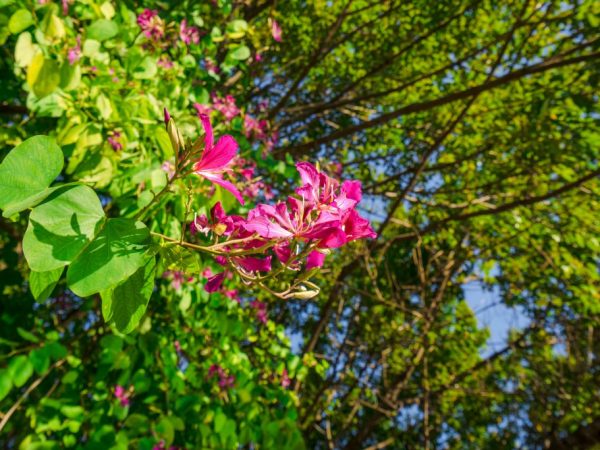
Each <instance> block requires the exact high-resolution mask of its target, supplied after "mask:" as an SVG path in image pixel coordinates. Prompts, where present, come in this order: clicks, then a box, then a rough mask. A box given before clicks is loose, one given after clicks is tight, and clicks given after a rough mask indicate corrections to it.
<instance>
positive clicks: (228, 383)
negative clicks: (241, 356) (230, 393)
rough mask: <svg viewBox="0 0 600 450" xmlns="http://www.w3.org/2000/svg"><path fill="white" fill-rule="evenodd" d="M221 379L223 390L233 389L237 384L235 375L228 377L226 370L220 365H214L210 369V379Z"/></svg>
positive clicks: (220, 384)
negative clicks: (215, 377)
mask: <svg viewBox="0 0 600 450" xmlns="http://www.w3.org/2000/svg"><path fill="white" fill-rule="evenodd" d="M215 375H216V376H217V377H218V378H219V382H218V384H219V387H220V388H221V389H228V388H231V387H233V385H234V383H235V377H234V376H233V375H227V373H225V370H223V368H222V367H221V366H219V365H218V364H213V365H211V366H210V367H209V369H208V378H213V377H214V376H215Z"/></svg>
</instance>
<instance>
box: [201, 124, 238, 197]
mask: <svg viewBox="0 0 600 450" xmlns="http://www.w3.org/2000/svg"><path fill="white" fill-rule="evenodd" d="M200 120H201V121H202V125H203V127H204V131H205V133H206V137H205V138H204V151H203V152H202V156H201V157H200V160H199V161H197V162H196V163H195V164H194V172H195V173H197V174H198V175H200V176H201V177H203V178H206V179H207V180H209V181H211V182H212V183H214V184H218V185H219V186H221V187H223V188H224V189H227V190H228V191H229V192H231V193H232V194H233V196H234V197H235V198H236V199H237V200H238V201H239V202H240V203H241V204H242V205H243V204H244V199H243V198H242V194H240V191H238V190H237V188H236V187H235V186H234V185H233V184H232V183H230V182H229V181H226V180H224V179H223V173H224V172H226V171H228V166H229V164H230V162H231V160H232V159H233V157H234V156H235V154H236V153H237V150H238V144H237V142H235V139H233V137H231V136H229V135H225V136H222V137H221V138H220V139H219V141H218V142H217V144H216V145H215V143H214V136H213V130H212V125H211V124H210V119H209V118H208V116H207V115H204V114H202V115H200Z"/></svg>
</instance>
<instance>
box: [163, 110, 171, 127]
mask: <svg viewBox="0 0 600 450" xmlns="http://www.w3.org/2000/svg"><path fill="white" fill-rule="evenodd" d="M164 114H165V126H166V125H168V124H169V120H171V114H169V111H168V110H167V108H164Z"/></svg>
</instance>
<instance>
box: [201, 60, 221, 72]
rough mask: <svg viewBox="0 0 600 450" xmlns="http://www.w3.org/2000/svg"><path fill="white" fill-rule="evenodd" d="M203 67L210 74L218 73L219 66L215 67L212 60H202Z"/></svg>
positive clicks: (215, 64)
mask: <svg viewBox="0 0 600 450" xmlns="http://www.w3.org/2000/svg"><path fill="white" fill-rule="evenodd" d="M204 67H205V68H206V70H207V71H208V72H210V73H214V74H217V73H219V66H218V65H217V63H215V62H214V61H213V60H212V59H210V58H206V59H205V60H204Z"/></svg>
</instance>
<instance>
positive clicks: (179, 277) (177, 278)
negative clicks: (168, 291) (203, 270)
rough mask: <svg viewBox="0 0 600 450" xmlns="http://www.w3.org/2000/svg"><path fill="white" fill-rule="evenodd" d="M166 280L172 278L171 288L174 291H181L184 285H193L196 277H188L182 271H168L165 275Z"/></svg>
mask: <svg viewBox="0 0 600 450" xmlns="http://www.w3.org/2000/svg"><path fill="white" fill-rule="evenodd" d="M163 277H164V278H170V279H171V287H172V288H173V289H175V290H176V291H178V290H180V289H181V286H182V285H183V284H184V283H186V282H187V283H191V282H192V281H194V277H189V276H188V277H186V276H185V274H184V273H183V272H182V271H181V270H173V271H171V270H167V271H166V272H165V273H164V274H163Z"/></svg>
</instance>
